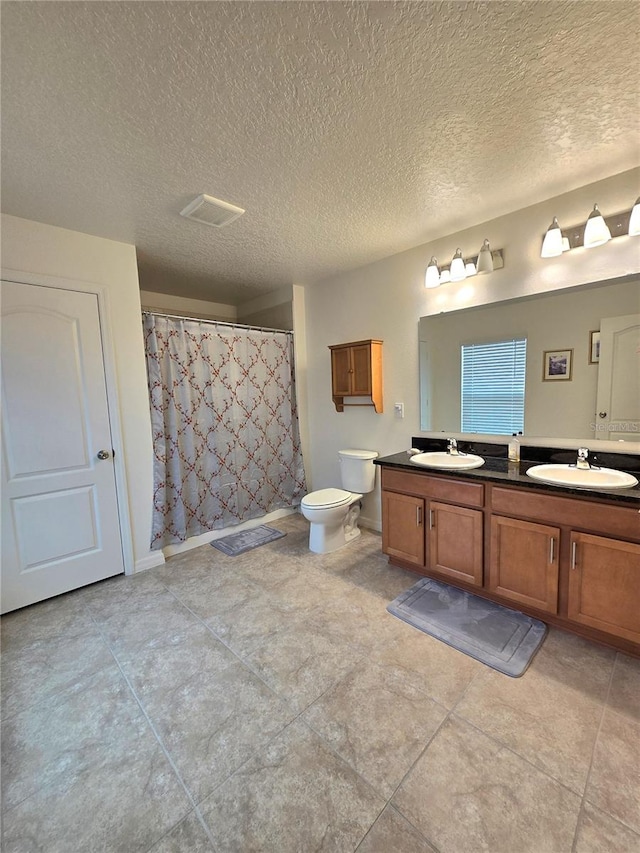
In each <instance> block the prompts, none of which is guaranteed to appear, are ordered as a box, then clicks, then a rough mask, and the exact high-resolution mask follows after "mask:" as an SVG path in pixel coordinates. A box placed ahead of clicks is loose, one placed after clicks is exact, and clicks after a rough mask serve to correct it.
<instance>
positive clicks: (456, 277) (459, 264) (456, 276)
mask: <svg viewBox="0 0 640 853" xmlns="http://www.w3.org/2000/svg"><path fill="white" fill-rule="evenodd" d="M466 277H467V271H466V269H465V268H464V258H463V257H462V249H456V253H455V255H454V256H453V259H452V261H451V281H463V280H464V279H465V278H466Z"/></svg>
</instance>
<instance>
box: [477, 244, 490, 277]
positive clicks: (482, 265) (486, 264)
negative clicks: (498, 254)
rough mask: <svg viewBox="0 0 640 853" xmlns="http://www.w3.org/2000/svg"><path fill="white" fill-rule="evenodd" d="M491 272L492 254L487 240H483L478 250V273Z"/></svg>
mask: <svg viewBox="0 0 640 853" xmlns="http://www.w3.org/2000/svg"><path fill="white" fill-rule="evenodd" d="M488 272H493V255H492V254H491V246H490V245H489V241H488V240H485V241H484V243H483V244H482V248H481V249H480V251H479V252H478V275H482V274H483V273H488Z"/></svg>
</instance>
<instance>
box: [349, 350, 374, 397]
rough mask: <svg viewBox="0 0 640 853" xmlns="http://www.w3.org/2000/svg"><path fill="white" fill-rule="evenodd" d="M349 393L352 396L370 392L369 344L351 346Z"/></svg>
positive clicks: (365, 394)
mask: <svg viewBox="0 0 640 853" xmlns="http://www.w3.org/2000/svg"><path fill="white" fill-rule="evenodd" d="M351 393H352V394H353V396H354V397H368V396H370V394H371V346H370V345H369V344H363V345H361V346H357V347H351Z"/></svg>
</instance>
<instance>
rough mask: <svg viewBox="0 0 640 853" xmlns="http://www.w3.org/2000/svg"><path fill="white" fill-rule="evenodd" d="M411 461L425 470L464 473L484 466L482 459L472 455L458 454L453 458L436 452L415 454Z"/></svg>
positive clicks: (451, 455) (442, 452) (441, 452)
mask: <svg viewBox="0 0 640 853" xmlns="http://www.w3.org/2000/svg"><path fill="white" fill-rule="evenodd" d="M411 461H412V462H415V463H416V465H423V466H424V467H425V468H439V469H440V470H441V471H464V470H465V469H468V468H479V467H480V466H481V465H484V459H483V458H482V457H481V456H474V454H473V453H465V454H462V453H461V454H460V455H459V456H454V455H453V454H451V453H445V452H444V451H437V452H432V453H416V455H415V456H412V457H411Z"/></svg>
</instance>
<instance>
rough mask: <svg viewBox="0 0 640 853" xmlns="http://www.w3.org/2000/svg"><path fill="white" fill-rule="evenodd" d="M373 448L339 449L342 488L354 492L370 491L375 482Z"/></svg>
mask: <svg viewBox="0 0 640 853" xmlns="http://www.w3.org/2000/svg"><path fill="white" fill-rule="evenodd" d="M377 455H378V454H377V453H376V451H375V450H339V451H338V457H339V459H340V479H341V481H342V488H343V489H346V490H347V491H348V492H355V493H356V494H366V493H367V492H372V491H373V488H374V486H375V482H376V467H375V465H374V464H373V460H374V459H375V458H376V456H377Z"/></svg>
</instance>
